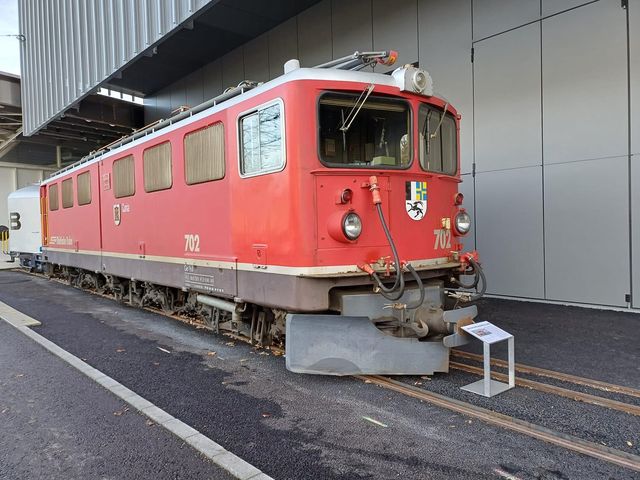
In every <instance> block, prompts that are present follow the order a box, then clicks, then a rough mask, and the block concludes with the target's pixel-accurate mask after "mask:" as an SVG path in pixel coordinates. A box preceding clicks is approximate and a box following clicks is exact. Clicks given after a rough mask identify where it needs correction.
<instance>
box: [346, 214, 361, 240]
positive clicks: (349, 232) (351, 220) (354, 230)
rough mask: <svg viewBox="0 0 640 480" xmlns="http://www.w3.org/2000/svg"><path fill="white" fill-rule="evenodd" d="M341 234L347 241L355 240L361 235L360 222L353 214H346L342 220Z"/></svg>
mask: <svg viewBox="0 0 640 480" xmlns="http://www.w3.org/2000/svg"><path fill="white" fill-rule="evenodd" d="M342 232H343V233H344V236H345V237H347V238H348V239H349V240H355V239H356V238H358V237H359V236H360V234H361V233H362V220H360V217H359V216H358V215H357V214H355V213H347V214H346V215H345V216H344V218H343V219H342Z"/></svg>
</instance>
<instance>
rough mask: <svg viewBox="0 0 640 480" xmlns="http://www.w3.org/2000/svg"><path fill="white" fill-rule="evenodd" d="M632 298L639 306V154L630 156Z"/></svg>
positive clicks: (639, 306) (636, 305)
mask: <svg viewBox="0 0 640 480" xmlns="http://www.w3.org/2000/svg"><path fill="white" fill-rule="evenodd" d="M631 228H632V230H631V231H632V237H631V238H632V241H631V248H632V252H631V255H632V259H633V264H632V267H633V268H632V272H633V274H632V280H631V281H632V282H633V285H632V288H633V289H632V292H631V294H632V299H633V306H634V307H635V308H640V155H633V156H632V157H631Z"/></svg>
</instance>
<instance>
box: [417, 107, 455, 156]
mask: <svg viewBox="0 0 640 480" xmlns="http://www.w3.org/2000/svg"><path fill="white" fill-rule="evenodd" d="M447 108H449V102H447V103H445V104H444V111H443V112H442V114H441V115H440V121H439V122H438V126H437V127H436V129H435V130H434V131H433V133H429V118H430V117H431V112H432V111H433V110H429V113H427V119H426V121H425V122H424V131H423V132H422V136H423V137H425V140H426V141H427V155H429V152H430V151H431V139H432V138H436V137H437V136H438V132H439V131H440V127H441V126H442V122H444V116H445V115H446V114H447Z"/></svg>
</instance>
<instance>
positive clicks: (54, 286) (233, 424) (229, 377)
mask: <svg viewBox="0 0 640 480" xmlns="http://www.w3.org/2000/svg"><path fill="white" fill-rule="evenodd" d="M0 300H1V301H3V302H5V303H8V304H10V305H11V306H13V307H14V308H16V309H18V310H20V311H22V312H24V313H26V314H28V315H30V316H32V317H34V318H37V319H38V320H40V321H41V322H42V326H41V327H37V328H35V329H34V330H35V331H37V332H39V333H40V334H41V335H43V336H45V337H46V338H48V339H49V340H51V341H53V342H55V343H56V344H58V345H60V346H61V347H62V348H65V349H66V350H68V351H70V352H71V353H73V354H74V355H76V356H78V357H80V358H82V359H84V360H85V361H86V362H87V363H89V364H90V365H92V366H94V367H95V368H98V369H99V370H101V371H103V372H105V373H106V374H108V375H110V376H111V377H113V378H115V379H116V380H118V381H119V382H121V383H123V384H124V385H125V386H127V387H128V388H130V389H132V390H134V391H135V392H137V393H139V394H140V395H142V396H144V397H145V398H147V399H149V400H150V401H152V402H154V403H155V404H156V405H158V406H159V407H160V408H163V409H164V410H166V411H167V412H169V413H170V414H172V415H174V416H176V417H178V418H180V419H181V420H183V421H184V422H186V423H188V424H189V425H191V426H193V427H194V428H196V429H198V430H200V431H201V432H202V433H204V434H205V435H207V436H208V437H210V438H211V439H213V440H214V441H216V442H218V443H220V444H221V445H223V446H224V447H225V448H227V449H228V450H230V451H231V452H233V453H235V454H236V455H239V456H240V457H242V458H243V459H245V460H246V461H248V462H250V463H251V464H253V465H255V466H256V467H257V468H259V469H261V470H262V471H264V472H265V473H266V474H268V475H270V476H272V477H274V478H276V479H307V478H309V479H319V478H322V479H364V478H367V479H368V478H372V479H373V478H376V479H377V478H382V479H387V478H411V479H414V478H415V479H451V478H456V479H467V478H468V479H478V478H517V479H527V478H539V479H573V478H575V479H592V478H593V479H600V478H615V479H631V478H637V477H636V476H635V474H634V473H633V472H631V471H628V470H625V469H623V468H619V467H616V466H614V465H611V464H608V463H605V462H603V461H600V460H596V459H593V458H590V457H587V456H583V455H580V454H577V453H573V452H570V451H567V450H565V449H562V448H560V447H556V446H553V445H549V444H546V443H543V442H541V441H538V440H534V439H532V438H530V437H527V436H524V435H521V434H517V433H514V432H510V431H506V430H502V429H500V428H497V427H493V426H490V425H487V424H484V423H482V422H479V421H475V420H470V419H468V418H466V417H464V416H461V415H458V414H454V413H452V412H450V411H447V410H443V409H441V408H437V407H434V406H432V405H430V404H427V403H421V402H419V401H417V400H415V399H411V398H408V397H405V396H402V395H400V394H396V393H393V392H390V391H388V390H383V389H381V388H379V387H375V386H373V385H370V384H366V383H363V382H362V381H358V380H355V379H352V378H335V377H321V376H310V375H298V374H293V373H290V372H288V371H287V370H286V369H285V366H284V360H283V359H282V358H281V357H276V356H274V355H272V354H270V353H269V352H268V351H264V350H257V349H254V348H252V347H250V346H249V345H246V344H244V343H239V342H235V341H233V340H230V339H229V338H227V337H224V336H216V335H213V334H211V333H209V332H206V331H203V330H198V329H195V328H194V327H193V326H189V325H185V324H182V323H180V322H177V321H175V320H171V319H168V318H166V317H163V316H161V315H157V314H154V313H151V312H148V311H144V310H139V309H135V308H131V307H127V306H123V305H120V304H118V303H116V302H114V301H113V300H110V299H106V298H102V297H99V296H96V295H92V294H89V293H86V292H82V291H79V290H76V289H73V288H70V287H68V286H66V285H61V284H59V283H56V282H51V281H47V280H45V279H42V278H37V277H33V276H29V275H26V274H22V273H17V272H0ZM512 303H516V302H512ZM518 303H519V302H518ZM542 307H546V306H544V305H543V306H542ZM496 308H497V307H496ZM635 318H639V317H635ZM565 333H566V332H563V335H564V334H565ZM0 338H1V337H0ZM2 343H4V340H0V345H2ZM521 343H524V341H523V342H521ZM517 345H518V344H517ZM540 348H541V347H540ZM519 360H520V359H519ZM530 363H531V362H530ZM632 373H633V372H632ZM456 375H457V374H454V375H452V376H449V377H447V376H444V375H443V376H438V377H437V378H436V379H435V380H421V379H417V378H414V379H410V380H409V381H413V382H422V383H423V386H425V385H428V384H430V383H431V382H436V383H438V382H446V381H447V379H448V380H450V381H451V385H454V386H455V385H458V384H460V383H462V384H464V382H466V379H464V378H461V377H458V376H456ZM434 378H435V377H434ZM475 379H477V378H471V380H475ZM467 383H468V382H467ZM454 386H451V387H447V388H450V389H451V391H453V390H454V388H455V389H457V387H454ZM425 388H429V387H425ZM523 392H524V393H523ZM0 398H1V397H0ZM547 400H548V399H546V398H545V397H540V395H539V394H538V393H536V392H532V391H527V390H525V389H516V390H514V391H511V392H507V393H505V394H503V395H500V396H498V397H495V398H494V399H491V402H493V403H491V404H490V405H489V406H490V407H491V408H494V409H498V410H499V409H500V408H501V405H502V408H504V405H505V404H506V405H508V406H513V405H518V404H519V405H520V407H519V408H520V409H521V410H522V411H525V412H526V411H528V409H533V410H535V411H536V412H538V413H535V415H537V416H535V415H534V417H533V418H540V416H541V415H542V414H541V413H539V411H540V410H544V405H548V406H549V408H553V409H559V410H560V411H562V412H563V413H562V415H563V416H564V417H566V418H567V419H568V418H573V419H574V423H573V424H572V423H571V422H569V420H565V422H566V423H568V424H569V425H570V428H574V429H575V433H581V432H583V431H585V430H588V428H589V427H588V426H587V427H583V426H582V425H581V422H582V417H584V416H585V413H584V410H583V407H584V405H581V404H578V403H577V402H573V401H570V400H567V399H565V400H564V401H563V402H562V403H561V404H555V403H549V402H548V401H547ZM545 402H546V403H545ZM553 402H556V400H555V399H553ZM509 408H511V407H509ZM598 408H600V407H598ZM111 415H113V414H112V413H111ZM589 415H593V416H595V419H596V420H594V423H596V424H598V423H606V422H608V421H609V419H610V418H612V417H610V411H608V410H605V409H602V408H600V410H594V411H590V413H589ZM364 417H368V418H371V419H374V420H377V421H378V422H380V423H382V424H384V425H386V427H383V426H380V425H378V424H376V423H372V422H371V421H370V420H367V419H366V418H364ZM616 418H617V417H616ZM70 421H71V420H70ZM616 421H618V420H616ZM623 421H626V422H628V423H629V425H630V426H631V427H630V428H631V429H633V428H635V432H638V431H640V429H639V428H636V427H634V425H635V426H637V425H638V424H637V417H629V418H623ZM634 422H635V423H634ZM83 425H84V422H83ZM571 425H573V427H571ZM605 437H606V438H607V439H608V438H609V436H605ZM627 440H628V439H624V441H627ZM632 440H634V439H631V440H629V441H632ZM194 476H196V475H187V476H185V477H182V476H181V475H177V477H176V478H192V477H194ZM143 478H144V477H143Z"/></svg>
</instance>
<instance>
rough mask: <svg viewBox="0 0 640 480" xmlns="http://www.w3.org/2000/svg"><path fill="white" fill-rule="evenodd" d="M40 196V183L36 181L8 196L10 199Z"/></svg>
mask: <svg viewBox="0 0 640 480" xmlns="http://www.w3.org/2000/svg"><path fill="white" fill-rule="evenodd" d="M39 196H40V185H38V184H37V183H36V184H33V185H29V186H28V187H24V188H21V189H20V190H16V191H15V192H12V193H10V194H9V196H8V197H7V198H10V199H16V198H34V197H35V198H37V197H39Z"/></svg>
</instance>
